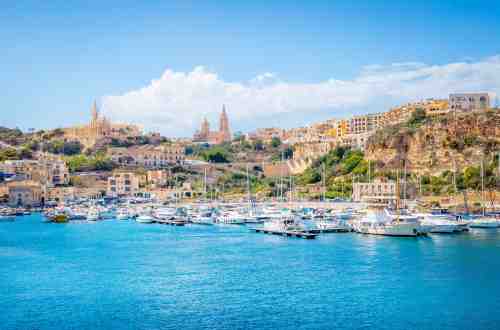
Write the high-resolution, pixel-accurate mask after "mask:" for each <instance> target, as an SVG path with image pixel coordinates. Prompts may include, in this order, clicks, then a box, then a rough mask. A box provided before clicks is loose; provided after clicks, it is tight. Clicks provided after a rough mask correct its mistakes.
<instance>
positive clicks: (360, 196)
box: [352, 179, 396, 204]
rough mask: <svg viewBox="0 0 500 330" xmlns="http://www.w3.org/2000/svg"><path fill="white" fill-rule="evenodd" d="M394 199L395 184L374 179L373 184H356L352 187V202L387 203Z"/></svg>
mask: <svg viewBox="0 0 500 330" xmlns="http://www.w3.org/2000/svg"><path fill="white" fill-rule="evenodd" d="M395 199H396V182H394V181H386V180H379V179H376V180H374V181H373V182H370V183H365V182H356V183H354V184H353V187H352V200H353V201H354V202H366V203H367V202H372V203H377V202H378V203H384V204H386V203H389V202H390V201H393V200H395Z"/></svg>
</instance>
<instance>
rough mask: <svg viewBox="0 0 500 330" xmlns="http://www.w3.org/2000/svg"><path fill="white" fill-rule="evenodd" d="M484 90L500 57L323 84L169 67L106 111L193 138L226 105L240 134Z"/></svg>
mask: <svg viewBox="0 0 500 330" xmlns="http://www.w3.org/2000/svg"><path fill="white" fill-rule="evenodd" d="M477 91H486V92H490V93H492V94H494V95H495V94H496V93H498V92H499V91H500V56H494V57H489V58H486V59H483V60H480V61H476V62H458V63H450V64H446V65H426V64H424V63H415V62H408V63H394V64H391V65H388V66H381V65H370V66H366V67H364V68H362V69H361V71H360V73H359V74H358V75H357V76H356V77H355V78H354V79H352V80H336V79H329V80H326V81H321V82H317V83H289V82H286V81H283V80H281V79H279V78H278V77H277V75H276V74H274V73H270V72H266V73H263V74H260V75H258V76H257V77H254V78H251V79H249V80H248V81H242V82H228V81H225V80H224V79H222V78H221V77H219V76H218V75H217V74H216V73H215V72H211V71H209V70H207V69H206V68H204V67H202V66H198V67H195V68H194V69H193V70H192V71H191V72H176V71H173V70H170V69H168V70H166V71H165V72H164V73H163V74H162V75H161V77H160V78H158V79H155V80H153V81H151V83H150V84H149V85H147V86H144V87H143V88H140V89H137V90H133V91H130V92H127V93H125V94H123V95H110V96H104V97H103V98H102V109H103V111H104V113H106V114H107V115H108V116H109V117H111V118H112V119H114V120H119V121H126V122H134V123H138V124H141V125H143V126H144V127H146V128H147V129H149V130H156V131H160V132H162V133H163V134H166V135H169V136H190V135H191V134H192V133H193V131H194V130H195V129H196V128H197V127H198V125H199V123H200V121H201V119H202V118H203V117H204V116H207V117H208V118H209V120H211V121H212V122H214V123H215V120H216V118H217V114H218V113H219V112H220V109H221V107H222V104H225V105H226V107H227V109H228V113H229V118H230V121H231V124H232V126H233V128H234V130H237V129H243V130H245V129H251V128H256V127H267V126H271V125H282V126H286V125H297V124H301V123H307V122H311V121H313V120H320V119H326V118H332V117H346V116H348V115H351V114H353V113H363V112H377V111H384V110H387V108H388V107H390V106H394V105H397V104H399V103H402V102H408V101H416V100H420V99H422V98H430V97H434V98H446V97H447V96H448V94H449V93H451V92H477Z"/></svg>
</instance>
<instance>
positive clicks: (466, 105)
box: [449, 93, 490, 112]
mask: <svg viewBox="0 0 500 330" xmlns="http://www.w3.org/2000/svg"><path fill="white" fill-rule="evenodd" d="M449 103H450V110H452V111H458V112H460V111H463V112H470V111H484V110H488V109H489V108H490V96H489V95H488V93H462V94H450V97H449Z"/></svg>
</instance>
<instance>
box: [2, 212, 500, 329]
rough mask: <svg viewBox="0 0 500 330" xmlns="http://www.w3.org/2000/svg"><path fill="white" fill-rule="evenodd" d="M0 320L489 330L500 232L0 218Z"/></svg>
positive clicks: (38, 325)
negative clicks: (260, 228) (301, 234)
mask: <svg viewBox="0 0 500 330" xmlns="http://www.w3.org/2000/svg"><path fill="white" fill-rule="evenodd" d="M0 265H1V269H2V272H1V274H2V280H1V282H0V305H1V306H2V313H0V328H1V329H5V330H10V329H160V328H161V329H180V328H182V329H246V328H257V329H284V328H292V329H333V328H336V329H402V328H408V329H410V328H418V329H493V328H499V327H500V313H498V311H499V310H500V231H497V230H479V229H478V230H473V231H471V232H470V233H466V234H460V235H433V236H431V237H428V238H418V239H408V238H389V237H375V236H362V235H357V234H329V235H323V236H320V237H319V238H318V239H316V240H314V241H306V240H301V239H292V238H282V237H276V236H267V235H263V234H254V233H251V232H249V231H248V229H247V228H246V227H240V226H234V227H231V226H224V227H217V226H213V227H211V226H196V225H192V226H186V227H170V226H162V225H154V224H151V225H147V224H137V223H135V222H133V221H122V222H120V221H113V220H110V221H102V222H98V223H87V222H85V221H82V222H75V223H69V224H61V225H57V224H46V223H42V222H41V218H40V217H39V216H38V215H33V216H29V217H23V218H19V219H18V220H17V221H15V222H6V223H0Z"/></svg>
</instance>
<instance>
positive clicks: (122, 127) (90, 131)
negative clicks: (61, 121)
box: [63, 101, 142, 147]
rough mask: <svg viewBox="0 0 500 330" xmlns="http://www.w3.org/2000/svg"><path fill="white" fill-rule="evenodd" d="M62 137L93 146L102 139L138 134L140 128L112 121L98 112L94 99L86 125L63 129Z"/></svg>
mask: <svg viewBox="0 0 500 330" xmlns="http://www.w3.org/2000/svg"><path fill="white" fill-rule="evenodd" d="M63 131H64V137H65V138H66V139H68V140H77V141H79V142H80V143H81V144H83V145H84V146H85V147H93V146H94V145H95V144H96V143H98V142H99V141H100V140H103V139H106V138H108V139H111V138H117V139H122V138H126V137H128V136H139V135H141V134H142V129H141V128H140V127H139V126H137V125H130V124H119V123H112V122H111V121H109V120H108V119H107V118H106V117H105V116H103V115H101V114H100V113H99V110H98V109H97V104H96V102H95V101H94V103H93V104H92V108H91V118H90V122H89V123H88V124H86V125H82V126H75V127H70V128H65V129H63Z"/></svg>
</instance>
